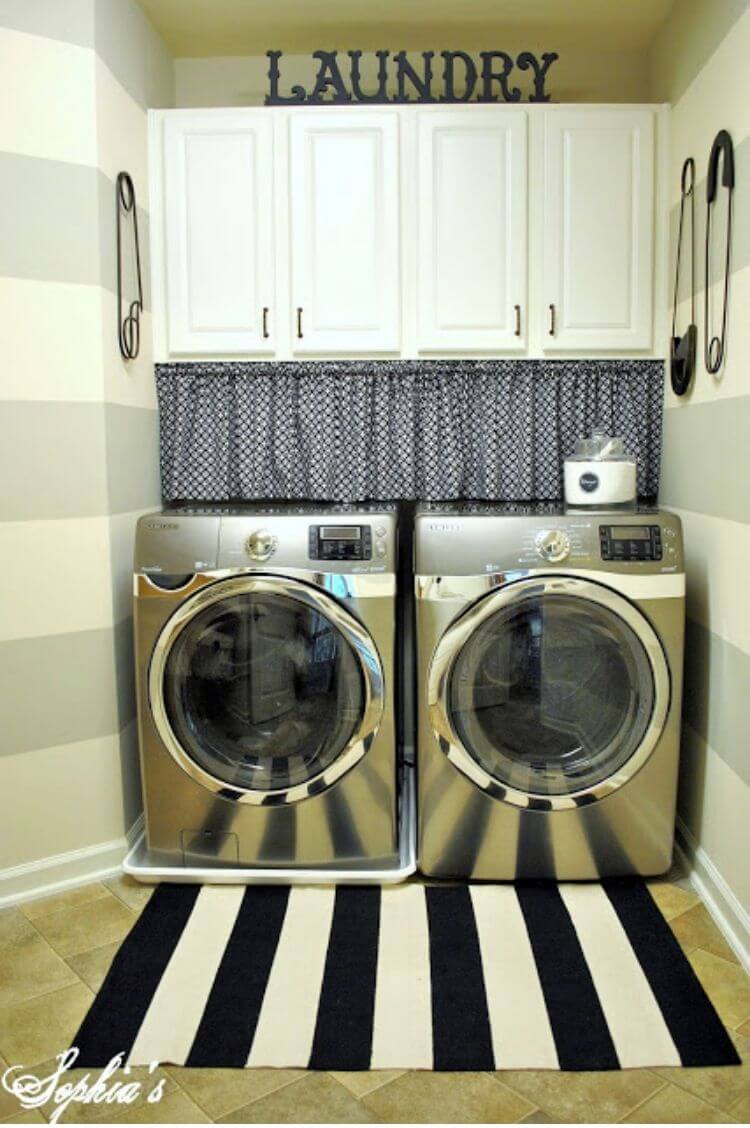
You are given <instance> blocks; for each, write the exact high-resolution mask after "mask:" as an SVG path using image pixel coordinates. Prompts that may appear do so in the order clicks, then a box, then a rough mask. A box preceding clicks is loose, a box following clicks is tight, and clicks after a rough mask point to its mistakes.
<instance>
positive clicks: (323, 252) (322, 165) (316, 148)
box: [289, 110, 401, 354]
mask: <svg viewBox="0 0 750 1128" xmlns="http://www.w3.org/2000/svg"><path fill="white" fill-rule="evenodd" d="M289 161H290V170H289V171H290V197H291V213H292V232H291V247H292V295H293V299H292V304H293V306H294V309H293V325H292V341H293V349H294V352H295V353H300V354H302V353H311V352H315V353H317V352H377V351H389V352H390V351H396V350H398V348H399V345H400V303H401V294H400V269H399V176H398V173H399V170H398V118H397V116H396V114H394V113H385V112H383V113H360V112H359V111H348V112H344V113H337V112H335V111H330V110H329V111H327V112H326V113H316V112H314V111H312V112H311V111H309V110H302V111H300V112H299V113H297V114H292V115H290V158H289ZM298 310H301V313H299V314H298V312H297V311H298ZM300 333H301V336H300Z"/></svg>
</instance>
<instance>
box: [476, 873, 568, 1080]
mask: <svg viewBox="0 0 750 1128" xmlns="http://www.w3.org/2000/svg"><path fill="white" fill-rule="evenodd" d="M470 892H471V901H472V904H473V906H474V918H475V920H476V924H477V933H478V935H479V947H480V950H481V953H482V968H483V971H484V985H485V990H486V992H487V1010H488V1012H489V1016H490V1028H491V1031H492V1048H493V1052H494V1054H495V1068H496V1069H525V1068H528V1063H529V1062H530V1061H533V1062H535V1063H538V1064H537V1065H535V1068H537V1069H558V1068H559V1062H558V1059H557V1050H556V1048H555V1039H554V1037H553V1034H552V1027H551V1026H550V1021H549V1015H548V1014H547V1007H546V1005H545V1002H544V994H543V993H542V986H541V983H540V982H539V975H538V973H537V969H536V962H535V960H534V953H533V952H532V950H531V944H530V942H529V935H528V932H527V930H526V922H525V921H524V918H523V913H522V912H521V906H520V905H519V903H518V897H517V895H516V891H515V889H514V888H513V886H512V885H472V886H471V888H470Z"/></svg>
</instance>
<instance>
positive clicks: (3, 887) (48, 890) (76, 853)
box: [0, 815, 143, 908]
mask: <svg viewBox="0 0 750 1128" xmlns="http://www.w3.org/2000/svg"><path fill="white" fill-rule="evenodd" d="M142 829H143V815H139V816H138V818H137V819H136V821H135V822H134V823H133V825H132V826H131V827H130V829H129V831H128V832H127V834H124V835H123V836H122V838H115V839H114V840H113V841H111V842H98V843H97V844H96V845H95V846H86V847H84V849H83V850H70V851H69V852H68V853H66V854H54V855H53V856H52V857H51V858H39V859H38V861H36V862H26V863H25V864H24V865H21V866H13V867H12V868H11V869H6V870H2V871H0V908H7V907H8V906H9V905H15V904H18V903H19V902H20V901H34V900H37V898H39V897H49V896H51V895H52V894H54V893H63V892H64V891H65V890H66V889H73V888H75V886H76V885H85V884H87V882H89V881H101V880H103V879H104V878H107V877H113V876H114V875H115V874H118V873H120V872H121V870H122V860H123V858H124V857H125V855H126V854H127V852H128V850H129V849H130V847H131V846H132V845H133V843H134V842H135V840H136V839H137V838H138V836H139V835H140V833H141V831H142Z"/></svg>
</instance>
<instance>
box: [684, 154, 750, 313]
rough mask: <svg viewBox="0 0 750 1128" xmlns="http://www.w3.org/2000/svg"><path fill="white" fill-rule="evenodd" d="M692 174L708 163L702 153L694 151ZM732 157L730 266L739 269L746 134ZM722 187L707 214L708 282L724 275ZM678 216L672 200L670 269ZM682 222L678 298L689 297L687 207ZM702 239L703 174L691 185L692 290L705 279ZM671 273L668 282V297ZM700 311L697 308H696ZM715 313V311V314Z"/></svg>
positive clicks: (749, 222) (745, 241)
mask: <svg viewBox="0 0 750 1128" xmlns="http://www.w3.org/2000/svg"><path fill="white" fill-rule="evenodd" d="M693 155H694V157H695V165H696V174H697V176H702V174H703V173H705V171H706V167H707V165H708V156H709V154H708V153H707V152H706V153H695V154H693ZM734 159H735V185H736V187H735V195H734V203H733V207H732V252H731V258H730V270H731V272H732V273H733V274H734V273H735V271H738V270H742V269H743V267H746V266H747V265H748V264H750V208H748V207H747V206H745V205H744V204H743V201H744V197H745V194H746V190H747V187H748V186H750V136H748V137H745V138H744V139H743V140H742V141H741V142H740V143H739V145H737V147H736V148H735V150H734ZM726 197H727V193H726V189H725V188H720V189H719V193H718V195H717V199H716V204H715V207H714V213H713V215H712V217H711V232H712V235H711V243H712V248H711V249H712V252H713V253H712V255H711V258H710V259H709V264H708V266H709V270H708V277H709V284H710V285H713V283H714V282H718V281H719V280H720V279H722V278H723V277H724V257H725V248H726ZM679 219H680V205H679V204H675V206H674V207H673V208H672V211H671V212H670V215H669V246H670V260H669V261H670V264H671V265H670V268H669V269H670V271H674V261H675V252H676V248H677V228H678V225H679ZM685 223H686V224H687V225H688V226H687V227H686V229H685V232H684V234H683V247H682V254H683V258H682V264H681V273H680V288H679V291H678V294H679V297H680V300H681V301H682V300H683V299H686V298H689V297H690V257H689V254H688V250H689V248H688V242H687V240H688V235H689V231H690V227H689V224H690V216H689V208H688V211H687V212H686V218H685ZM705 240H706V178H705V176H703V178H702V179H701V180H700V181H699V182H698V183H697V184H696V189H695V292H696V294H700V293H702V291H703V289H704V285H703V283H704V279H705ZM673 286H674V275H672V279H671V282H670V301H671V293H672V287H673ZM699 314H700V311H699ZM717 316H718V314H717Z"/></svg>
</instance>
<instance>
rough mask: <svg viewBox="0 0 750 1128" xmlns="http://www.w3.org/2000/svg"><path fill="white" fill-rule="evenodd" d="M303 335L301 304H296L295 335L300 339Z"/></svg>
mask: <svg viewBox="0 0 750 1128" xmlns="http://www.w3.org/2000/svg"><path fill="white" fill-rule="evenodd" d="M303 336H304V334H303V332H302V306H297V337H298V338H299V340H300V341H301V340H302V337H303Z"/></svg>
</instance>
